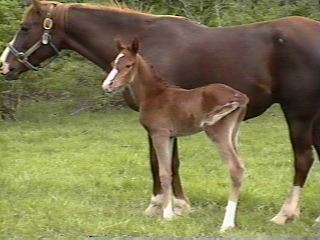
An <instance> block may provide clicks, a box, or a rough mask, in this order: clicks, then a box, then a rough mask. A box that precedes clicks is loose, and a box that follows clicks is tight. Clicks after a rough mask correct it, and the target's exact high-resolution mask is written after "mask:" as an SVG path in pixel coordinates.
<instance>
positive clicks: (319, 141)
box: [312, 114, 320, 223]
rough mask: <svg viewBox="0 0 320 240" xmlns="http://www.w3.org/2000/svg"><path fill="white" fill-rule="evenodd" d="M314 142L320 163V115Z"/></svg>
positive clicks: (315, 126) (317, 221)
mask: <svg viewBox="0 0 320 240" xmlns="http://www.w3.org/2000/svg"><path fill="white" fill-rule="evenodd" d="M312 141H313V146H314V148H315V149H316V152H317V155H318V160H319V161H320V114H318V115H317V117H316V119H315V121H314V123H313V128H312ZM316 223H320V216H319V217H318V218H317V219H316Z"/></svg>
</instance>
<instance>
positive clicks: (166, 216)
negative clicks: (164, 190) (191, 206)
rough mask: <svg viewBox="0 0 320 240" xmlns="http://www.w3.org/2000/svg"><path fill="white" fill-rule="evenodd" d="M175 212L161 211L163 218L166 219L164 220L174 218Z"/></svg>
mask: <svg viewBox="0 0 320 240" xmlns="http://www.w3.org/2000/svg"><path fill="white" fill-rule="evenodd" d="M175 216H176V215H175V214H174V212H170V213H165V212H164V213H163V219H164V220H166V221H171V220H173V219H174V218H175Z"/></svg>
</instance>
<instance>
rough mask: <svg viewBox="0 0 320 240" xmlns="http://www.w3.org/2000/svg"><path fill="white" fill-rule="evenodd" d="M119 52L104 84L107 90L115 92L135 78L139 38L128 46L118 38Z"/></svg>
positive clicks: (103, 86)
mask: <svg viewBox="0 0 320 240" xmlns="http://www.w3.org/2000/svg"><path fill="white" fill-rule="evenodd" d="M116 44H117V48H118V50H119V54H118V55H117V57H116V58H115V60H114V61H113V62H112V63H111V67H112V70H111V72H110V73H109V74H108V76H107V78H106V79H105V80H104V82H103V84H102V88H103V90H104V91H106V92H109V93H111V92H114V91H116V90H118V89H120V88H121V87H125V86H127V85H128V84H130V83H131V82H132V81H133V80H134V76H135V74H136V67H135V66H136V63H137V60H138V59H137V54H138V51H139V40H138V39H137V38H135V39H134V40H133V41H132V43H131V44H130V45H128V46H125V45H123V44H122V43H121V42H120V40H116Z"/></svg>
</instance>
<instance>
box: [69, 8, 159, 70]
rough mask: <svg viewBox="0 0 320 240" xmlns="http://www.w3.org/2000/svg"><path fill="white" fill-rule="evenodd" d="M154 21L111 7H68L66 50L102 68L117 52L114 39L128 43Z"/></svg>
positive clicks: (147, 15) (148, 17)
mask: <svg viewBox="0 0 320 240" xmlns="http://www.w3.org/2000/svg"><path fill="white" fill-rule="evenodd" d="M155 18H156V17H155V16H153V15H149V14H142V13H138V12H137V13H136V12H130V11H126V10H121V9H117V8H112V7H103V6H91V5H87V4H70V7H69V11H68V13H67V18H66V28H65V33H66V39H65V42H66V47H65V48H66V49H71V50H74V51H76V52H78V53H79V54H81V55H83V56H84V57H86V58H88V59H89V60H91V61H92V62H94V63H95V64H97V65H98V66H100V67H101V68H103V69H105V68H106V62H111V60H112V59H113V58H114V57H115V56H116V53H117V50H116V48H115V47H114V45H115V44H114V39H115V38H116V37H121V40H123V41H125V42H130V41H131V40H132V38H133V37H134V36H135V35H139V34H140V32H142V31H143V30H144V29H145V28H146V27H147V26H148V25H149V24H150V22H151V21H152V20H153V19H155ZM107 67H109V66H107ZM110 69H111V68H110ZM110 69H107V70H110Z"/></svg>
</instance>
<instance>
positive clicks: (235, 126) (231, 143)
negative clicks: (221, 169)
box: [204, 108, 245, 232]
mask: <svg viewBox="0 0 320 240" xmlns="http://www.w3.org/2000/svg"><path fill="white" fill-rule="evenodd" d="M244 115H245V109H244V108H238V109H237V110H235V111H233V112H231V113H229V114H228V115H227V116H225V117H224V118H222V119H221V120H219V121H218V122H216V123H215V124H214V125H211V126H206V127H205V128H204V129H205V132H206V134H207V135H208V137H209V138H210V139H212V140H213V141H214V142H215V143H216V144H217V147H218V150H219V153H220V155H221V157H222V158H223V160H225V161H226V163H227V164H228V168H229V172H230V176H231V189H230V192H229V198H228V205H227V208H226V212H225V216H224V220H223V223H222V226H221V228H220V231H221V232H223V231H225V230H227V229H229V228H233V227H235V218H236V210H237V204H238V200H239V195H240V189H241V186H242V182H243V173H244V170H245V167H244V164H243V163H242V160H241V158H240V156H239V155H238V151H237V149H236V142H237V140H236V138H237V135H238V134H237V133H238V131H239V127H240V123H241V121H242V120H243V118H244Z"/></svg>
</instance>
